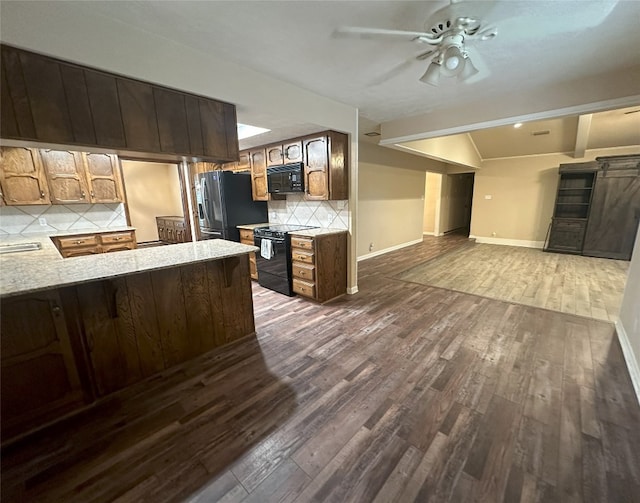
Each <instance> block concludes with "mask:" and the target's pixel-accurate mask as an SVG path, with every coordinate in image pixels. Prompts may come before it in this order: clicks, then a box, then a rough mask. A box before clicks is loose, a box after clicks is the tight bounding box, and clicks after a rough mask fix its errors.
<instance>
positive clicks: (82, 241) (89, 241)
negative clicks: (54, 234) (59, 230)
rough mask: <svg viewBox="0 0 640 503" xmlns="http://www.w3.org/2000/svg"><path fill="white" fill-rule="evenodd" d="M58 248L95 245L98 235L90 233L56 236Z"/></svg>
mask: <svg viewBox="0 0 640 503" xmlns="http://www.w3.org/2000/svg"><path fill="white" fill-rule="evenodd" d="M58 243H60V249H62V250H65V249H69V248H79V247H85V246H97V245H98V236H96V235H95V234H91V235H88V236H69V237H66V238H58Z"/></svg>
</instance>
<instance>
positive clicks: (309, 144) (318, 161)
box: [302, 136, 329, 200]
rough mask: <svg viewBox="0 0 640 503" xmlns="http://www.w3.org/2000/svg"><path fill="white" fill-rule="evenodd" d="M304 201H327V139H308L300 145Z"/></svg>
mask: <svg viewBox="0 0 640 503" xmlns="http://www.w3.org/2000/svg"><path fill="white" fill-rule="evenodd" d="M302 148H303V153H304V154H303V155H304V176H305V192H306V194H305V197H306V199H315V200H327V199H329V179H328V176H329V175H328V168H329V166H328V164H329V155H328V151H327V137H326V136H320V137H317V138H309V139H307V140H304V141H303V143H302Z"/></svg>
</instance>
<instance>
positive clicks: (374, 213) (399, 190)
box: [357, 142, 445, 260]
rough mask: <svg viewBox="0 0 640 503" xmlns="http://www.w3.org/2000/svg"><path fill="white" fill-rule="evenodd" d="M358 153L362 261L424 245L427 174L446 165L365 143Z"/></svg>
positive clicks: (360, 256)
mask: <svg viewBox="0 0 640 503" xmlns="http://www.w3.org/2000/svg"><path fill="white" fill-rule="evenodd" d="M358 151H359V155H360V161H359V165H358V170H359V176H358V206H359V208H358V215H359V218H358V239H357V256H358V259H359V260H360V259H363V258H368V257H372V256H375V255H380V254H382V253H384V252H387V251H391V250H394V249H397V248H402V247H403V246H407V245H410V244H414V243H417V242H420V241H422V228H423V216H424V190H425V172H426V170H427V169H429V170H430V171H438V172H443V171H444V169H445V166H444V164H443V163H440V162H437V161H432V160H430V159H426V158H423V157H418V156H415V155H410V154H405V153H403V152H399V151H396V150H392V149H389V148H385V147H379V146H377V145H373V144H369V143H363V142H361V143H360V146H359V149H358ZM371 243H373V247H372V248H371V250H370V249H369V246H370V244H371Z"/></svg>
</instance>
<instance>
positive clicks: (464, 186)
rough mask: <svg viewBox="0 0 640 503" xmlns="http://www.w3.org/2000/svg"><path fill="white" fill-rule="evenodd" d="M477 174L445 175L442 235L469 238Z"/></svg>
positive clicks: (443, 183)
mask: <svg viewBox="0 0 640 503" xmlns="http://www.w3.org/2000/svg"><path fill="white" fill-rule="evenodd" d="M474 179H475V173H456V174H451V175H443V177H442V193H441V194H442V195H441V204H440V229H441V232H442V234H458V235H462V236H466V237H468V236H469V232H470V229H471V208H472V206H473V183H474Z"/></svg>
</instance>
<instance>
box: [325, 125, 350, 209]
mask: <svg viewBox="0 0 640 503" xmlns="http://www.w3.org/2000/svg"><path fill="white" fill-rule="evenodd" d="M327 138H328V140H329V145H328V153H329V199H331V200H345V199H349V144H348V142H349V137H348V135H346V134H344V133H338V132H336V131H329V132H328V133H327Z"/></svg>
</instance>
